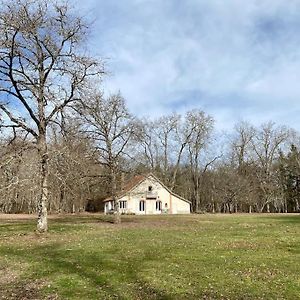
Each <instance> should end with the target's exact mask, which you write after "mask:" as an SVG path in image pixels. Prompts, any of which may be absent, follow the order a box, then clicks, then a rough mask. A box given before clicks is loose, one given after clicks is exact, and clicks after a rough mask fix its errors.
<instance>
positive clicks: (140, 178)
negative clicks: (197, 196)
mask: <svg viewBox="0 0 300 300" xmlns="http://www.w3.org/2000/svg"><path fill="white" fill-rule="evenodd" d="M150 177H153V178H154V179H155V180H156V181H158V182H159V183H160V184H161V185H162V186H163V187H164V188H165V189H166V190H167V191H168V192H169V193H170V194H171V195H173V196H175V197H177V198H179V199H181V200H183V201H185V202H188V203H190V204H191V201H189V200H187V199H185V198H183V197H181V196H179V195H177V194H175V193H174V192H172V191H171V190H170V189H169V188H168V187H167V186H166V185H165V184H164V183H162V182H161V181H160V180H159V179H158V178H157V177H156V176H155V175H153V174H152V173H149V174H148V175H136V176H134V177H133V178H131V179H130V180H129V181H128V182H127V183H126V184H125V186H124V188H123V189H122V191H120V193H119V194H118V195H117V196H116V198H117V199H119V198H122V197H123V196H125V195H126V194H127V193H129V192H130V191H131V190H133V189H134V188H135V187H136V186H138V185H139V184H141V183H142V182H143V181H144V180H146V179H147V178H150ZM110 200H112V197H108V198H107V199H105V200H104V202H106V201H110Z"/></svg>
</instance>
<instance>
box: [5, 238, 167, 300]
mask: <svg viewBox="0 0 300 300" xmlns="http://www.w3.org/2000/svg"><path fill="white" fill-rule="evenodd" d="M0 256H9V257H11V258H12V257H13V258H14V259H15V260H17V261H20V262H23V261H25V262H27V263H30V265H31V269H30V270H29V271H28V272H29V273H28V274H27V275H26V277H27V278H26V279H27V280H40V279H41V280H44V279H45V280H46V281H47V280H49V279H50V280H51V279H52V280H54V283H55V285H56V286H57V287H56V291H55V292H58V294H60V295H61V296H62V297H68V299H72V297H74V298H76V299H77V298H78V296H80V297H82V299H87V298H88V299H100V298H99V297H100V296H101V297H105V299H166V300H167V299H173V298H172V297H171V296H170V295H168V294H166V293H165V291H162V290H159V289H157V288H155V287H153V286H151V285H150V284H149V283H147V282H145V281H144V280H142V278H141V276H139V272H140V271H141V270H142V268H143V263H147V262H149V261H151V260H152V259H151V257H152V255H150V254H149V253H145V254H143V255H141V257H140V258H139V259H138V260H137V259H136V257H135V258H126V261H122V260H121V261H116V260H115V257H116V253H114V251H110V253H109V254H107V253H105V252H103V253H101V252H100V250H99V251H92V252H90V251H87V250H79V249H76V250H72V249H70V251H68V249H67V250H66V249H64V248H62V247H61V244H59V243H54V244H51V245H39V246H35V247H31V248H30V249H29V251H24V250H22V249H19V248H17V247H12V246H10V247H3V246H2V247H0ZM58 278H61V279H58ZM63 278H65V279H66V278H69V279H67V282H66V281H65V279H63ZM72 280H73V282H72ZM22 281H24V278H23V279H22ZM68 282H69V283H68ZM16 285H18V284H17V283H16ZM83 285H87V286H88V287H87V288H88V289H86V290H85V291H84V290H83V288H82V286H83ZM80 286H81V287H80ZM70 287H71V289H70ZM124 289H125V290H124ZM49 292H51V293H53V290H51V291H49Z"/></svg>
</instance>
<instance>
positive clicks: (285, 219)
mask: <svg viewBox="0 0 300 300" xmlns="http://www.w3.org/2000/svg"><path fill="white" fill-rule="evenodd" d="M262 219H265V220H270V219H271V220H274V221H277V222H280V223H287V224H288V223H289V224H299V225H300V214H298V215H295V214H293V215H286V214H285V215H281V214H278V215H274V214H272V215H266V216H264V215H263V216H262Z"/></svg>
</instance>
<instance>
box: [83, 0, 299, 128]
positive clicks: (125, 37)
mask: <svg viewBox="0 0 300 300" xmlns="http://www.w3.org/2000/svg"><path fill="white" fill-rule="evenodd" d="M85 10H86V11H89V14H90V15H91V16H92V17H94V18H95V19H96V22H95V28H96V31H95V32H96V34H94V40H93V47H94V51H95V52H96V53H100V54H102V55H104V56H106V57H110V58H111V59H110V64H109V66H110V70H111V71H112V72H113V74H114V75H113V76H112V77H110V78H108V79H107V81H106V82H105V86H106V89H107V90H111V91H112V90H118V89H120V90H121V92H122V93H123V95H124V96H125V98H126V99H127V100H128V104H129V107H130V108H131V110H132V111H133V112H135V113H136V114H142V115H146V114H148V115H158V114H162V113H166V112H168V111H173V110H177V111H183V110H186V109H189V108H192V107H197V106H200V107H202V108H204V109H205V110H207V111H208V112H209V113H211V114H213V115H214V116H215V118H216V119H217V125H218V127H222V128H223V127H228V126H231V124H232V123H233V122H234V121H235V119H236V118H241V119H249V120H250V121H252V122H261V121H266V120H268V119H271V118H272V119H273V120H274V121H276V122H279V123H287V124H289V125H293V124H291V123H294V122H292V120H291V116H293V117H295V118H296V117H297V116H296V115H295V113H294V112H295V111H297V108H298V107H299V105H298V104H297V101H298V99H299V96H300V89H299V88H298V85H299V83H298V80H299V78H300V71H299V70H300V68H299V67H300V55H299V54H298V52H299V49H300V37H299V34H298V28H299V25H300V1H297V0H294V1H288V2H287V1H284V0H262V1H258V0H256V1H241V0H232V1H223V0H222V1H221V0H218V1H217V0H216V1H204V0H202V1H198V0H187V1H179V0H177V1H176V0H173V1H171V0H169V1H168V0H166V1H159V0H151V1H149V0H147V1H146V0H128V1H117V0H112V1H95V0H88V1H87V2H85ZM299 124H300V123H299ZM297 126H298V129H300V125H297Z"/></svg>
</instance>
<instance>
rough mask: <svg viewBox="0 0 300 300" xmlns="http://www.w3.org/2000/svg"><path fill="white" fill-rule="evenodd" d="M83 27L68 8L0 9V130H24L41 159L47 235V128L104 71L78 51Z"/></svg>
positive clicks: (19, 2) (42, 226)
mask: <svg viewBox="0 0 300 300" xmlns="http://www.w3.org/2000/svg"><path fill="white" fill-rule="evenodd" d="M86 34H87V26H86V24H85V22H84V20H83V19H82V18H81V17H77V16H75V15H73V14H72V11H71V9H70V7H69V6H68V5H67V4H64V3H63V4H58V3H56V2H54V1H46V0H39V1H30V0H15V1H9V2H7V1H4V2H3V3H2V4H1V11H0V96H1V102H0V109H1V112H2V122H3V123H2V127H5V128H10V129H12V130H13V131H14V132H15V133H18V132H19V131H25V132H26V134H27V135H28V136H31V138H32V140H33V141H34V142H35V144H36V147H37V150H38V155H39V169H40V197H39V199H38V209H37V211H38V223H37V230H38V231H39V232H44V231H47V228H48V225H47V202H48V173H49V170H48V147H47V128H48V126H49V124H50V123H51V122H52V121H54V119H55V118H57V116H58V113H59V112H61V111H62V110H64V109H65V108H66V107H69V106H72V105H73V104H74V102H75V101H77V100H78V99H79V98H80V96H81V92H82V88H83V86H84V85H85V83H86V80H87V79H88V78H89V77H91V76H98V75H100V74H102V73H103V68H102V64H101V63H99V62H98V61H97V60H95V59H92V58H91V57H89V56H87V55H85V54H84V51H83V49H82V48H81V44H82V42H83V41H84V40H85V38H86Z"/></svg>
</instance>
